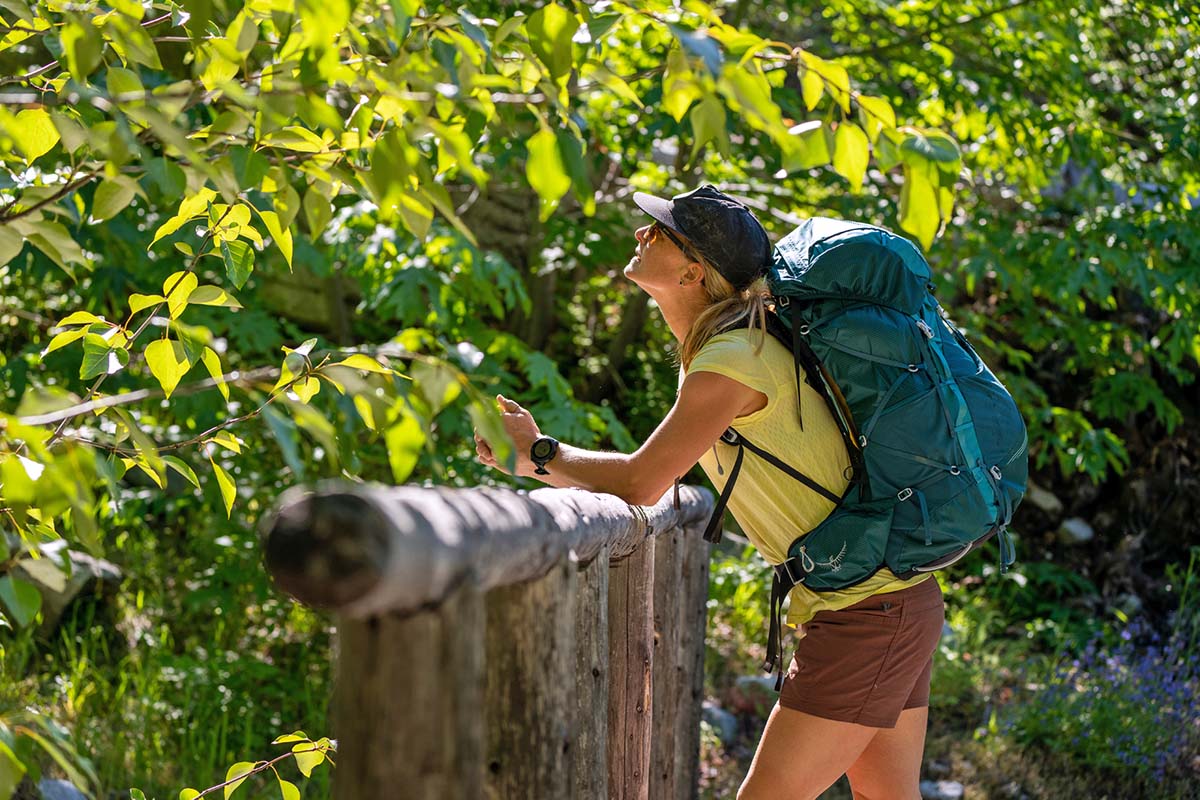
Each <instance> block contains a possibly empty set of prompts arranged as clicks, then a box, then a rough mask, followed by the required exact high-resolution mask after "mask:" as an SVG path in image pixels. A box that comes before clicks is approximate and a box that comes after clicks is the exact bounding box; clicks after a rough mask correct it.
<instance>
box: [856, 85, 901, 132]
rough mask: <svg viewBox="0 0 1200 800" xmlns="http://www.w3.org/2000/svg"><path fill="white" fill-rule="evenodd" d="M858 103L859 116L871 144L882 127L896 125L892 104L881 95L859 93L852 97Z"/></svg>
mask: <svg viewBox="0 0 1200 800" xmlns="http://www.w3.org/2000/svg"><path fill="white" fill-rule="evenodd" d="M854 99H855V101H856V102H857V103H858V110H859V112H860V114H859V116H860V119H861V121H862V126H863V128H864V129H865V130H866V133H867V138H868V139H869V140H870V141H871V144H874V143H875V140H876V139H878V138H879V132H880V131H882V130H883V129H884V128H894V127H896V112H895V111H893V110H892V105H891V103H889V102H888V101H887V100H884V99H883V98H882V97H872V96H870V95H866V94H860V95H858V96H857V97H855V98H854Z"/></svg>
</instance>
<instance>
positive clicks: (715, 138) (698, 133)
mask: <svg viewBox="0 0 1200 800" xmlns="http://www.w3.org/2000/svg"><path fill="white" fill-rule="evenodd" d="M688 118H689V119H690V121H691V123H692V136H693V139H692V154H691V156H690V157H689V158H688V161H689V163H690V162H694V161H695V160H696V154H697V153H699V152H700V149H701V148H702V147H704V145H706V144H708V143H709V142H715V143H716V145H717V149H718V150H720V151H721V152H722V153H727V152H728V151H729V136H728V133H727V132H726V130H725V106H724V105H722V104H721V101H720V100H718V99H717V98H716V97H714V96H713V95H709V96H707V97H705V98H704V99H703V100H702V101H700V102H699V103H698V104H696V106H694V107H693V108H692V111H691V113H690V114H689V115H688Z"/></svg>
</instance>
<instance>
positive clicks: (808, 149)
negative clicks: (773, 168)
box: [783, 119, 830, 172]
mask: <svg viewBox="0 0 1200 800" xmlns="http://www.w3.org/2000/svg"><path fill="white" fill-rule="evenodd" d="M788 133H790V134H792V136H793V137H795V142H796V143H795V146H793V147H790V148H788V149H787V150H786V151H785V152H784V157H783V168H784V169H785V170H787V171H788V172H795V171H797V170H804V169H812V168H814V167H823V166H825V165H826V164H828V163H829V162H830V157H829V138H828V137H827V136H826V131H825V129H824V123H823V122H821V120H819V119H814V120H810V121H808V122H802V123H800V124H799V125H796V126H795V127H793V128H792V129H791V130H789V131H788Z"/></svg>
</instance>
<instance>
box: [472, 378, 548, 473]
mask: <svg viewBox="0 0 1200 800" xmlns="http://www.w3.org/2000/svg"><path fill="white" fill-rule="evenodd" d="M496 402H497V403H498V404H499V406H500V411H501V415H500V420H501V422H503V423H504V429H505V431H507V432H508V436H509V438H510V439H512V442H513V447H514V448H515V451H516V455H517V468H516V474H517V475H522V476H528V475H532V474H533V470H534V465H533V462H532V461H530V459H529V448H530V447H531V446H532V445H533V440H534V439H536V438H538V437H539V436H541V435H542V432H541V431H540V430H539V429H538V426H537V423H536V422H534V420H533V415H532V414H530V413H529V412H528V411H527V410H526V409H524V408H522V407H521V406H520V405H518V404H517V403H516V402H514V401H512V400H509V399H508V398H507V397H505V396H504V395H502V394H498V395H496ZM475 454H476V456H477V457H478V458H479V463H481V464H483V465H484V466H487V467H491V468H493V469H498V470H500V471H501V472H507V470H505V468H504V466H503V465H502V464H500V463H499V462H498V461H497V460H496V456H495V453H493V452H492V446H491V445H490V444H489V443H488V442H487V441H485V440H484V439H483V438H482V437H480V435H479V432H478V431H476V433H475Z"/></svg>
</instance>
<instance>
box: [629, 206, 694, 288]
mask: <svg viewBox="0 0 1200 800" xmlns="http://www.w3.org/2000/svg"><path fill="white" fill-rule="evenodd" d="M656 224H657V223H655V224H651V225H644V226H642V227H640V228H638V229H637V230H636V231H634V233H633V236H634V238H635V239H636V240H637V246H636V247H635V249H634V254H633V258H631V259H629V263H628V264H626V265H625V277H626V278H629V280H631V281H633V282H634V283H636V284H637V285H638V286H640V287H641V288H642V289H643V290H644V291H645V292H646V293H647V294H649V295H650V296H651V297H655V298H658V297H661V296H662V295H663V294H664V293H666V292H669V291H672V290H678V289H679V288H680V285H679V281H680V279H681V278H683V277H684V274H685V273H686V272H687V270H688V265H689V264H693V263H694V262H692V260H691V259H689V258H688V257H687V256H686V255H684V253H683V251H682V250H680V249H679V246H678V245H676V244H675V243H674V242H672V241H671V239H670V238H669V237H668V236H666V235H665V234H664V233H663V232H662V231H659V230H655V227H656Z"/></svg>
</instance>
